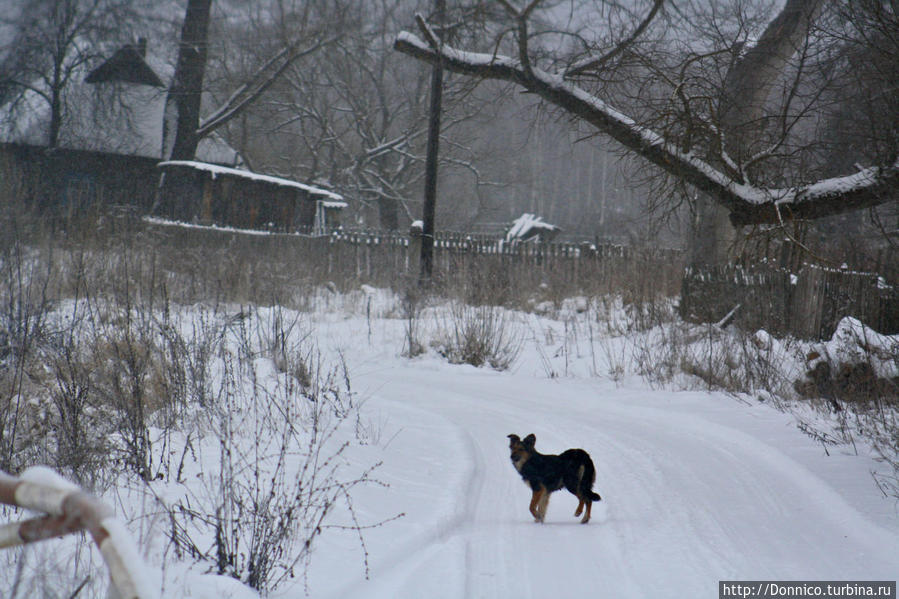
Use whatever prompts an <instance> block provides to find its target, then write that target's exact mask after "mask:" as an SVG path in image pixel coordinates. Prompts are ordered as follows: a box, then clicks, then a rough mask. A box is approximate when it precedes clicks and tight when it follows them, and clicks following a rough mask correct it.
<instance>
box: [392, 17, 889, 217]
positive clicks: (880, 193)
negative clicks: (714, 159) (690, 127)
mask: <svg viewBox="0 0 899 599" xmlns="http://www.w3.org/2000/svg"><path fill="white" fill-rule="evenodd" d="M394 47H395V49H396V50H398V51H400V52H403V53H405V54H408V55H409V56H412V57H414V58H416V59H418V60H423V61H426V62H435V61H437V60H441V61H442V62H443V65H444V67H445V68H447V69H448V70H450V71H452V72H456V73H461V74H466V75H471V76H474V77H480V78H484V79H496V80H503V81H510V82H513V83H516V84H518V85H520V86H522V87H523V88H525V89H526V90H527V91H529V92H531V93H534V94H537V95H538V96H540V97H541V98H543V99H544V100H546V101H548V102H550V103H552V104H555V105H556V106H559V107H561V108H562V109H564V110H565V111H566V112H568V113H570V114H572V115H574V116H577V117H579V118H581V119H583V120H585V121H586V122H588V123H590V124H591V125H593V126H594V127H596V128H597V129H599V130H600V131H602V132H603V133H605V134H607V135H609V136H610V137H612V138H613V139H615V140H617V141H618V142H620V143H621V144H622V145H623V146H625V147H626V148H628V149H629V150H631V151H633V152H635V153H637V154H639V155H640V156H642V157H643V158H645V159H647V160H649V161H650V162H652V163H653V164H655V165H656V166H658V167H660V168H661V169H662V170H663V171H665V172H667V173H669V174H671V175H673V176H675V177H677V178H679V179H681V180H684V181H686V182H688V183H690V184H691V185H693V186H695V187H696V188H697V189H699V190H701V191H703V192H705V193H708V194H709V195H711V196H712V197H713V198H715V200H716V201H717V202H718V203H720V204H721V205H723V206H724V207H726V208H727V209H728V210H729V211H730V213H731V221H732V222H733V223H734V224H735V225H748V224H761V223H777V222H779V221H780V220H781V217H782V215H783V213H784V212H786V213H787V214H788V215H790V216H792V217H793V218H817V217H821V216H825V215H829V214H837V213H841V212H846V211H848V210H854V209H858V208H864V207H869V206H873V205H877V204H879V203H882V202H884V201H886V199H888V198H890V197H894V195H895V186H896V185H897V184H899V164H896V163H894V164H891V165H886V166H882V167H871V168H869V169H866V170H864V171H862V172H859V173H856V174H854V175H849V176H847V177H839V178H834V179H828V180H825V181H820V182H818V183H816V184H813V185H804V186H799V187H795V188H788V189H767V188H758V187H753V186H751V185H746V184H742V183H739V182H737V181H735V180H734V179H733V178H732V177H731V176H729V175H727V174H726V173H723V172H721V171H719V170H718V169H716V168H714V167H713V166H711V165H710V164H708V163H707V162H705V161H703V160H701V159H699V158H698V157H697V156H695V155H693V154H692V153H689V152H683V151H681V150H680V149H679V148H678V147H677V145H676V144H675V143H673V142H671V141H669V140H667V139H666V138H665V137H664V136H662V135H659V134H658V133H656V132H654V131H652V130H650V129H647V128H646V127H643V126H641V125H639V124H637V123H636V122H635V121H634V120H633V119H631V118H629V117H627V116H625V115H624V114H623V113H621V112H620V111H618V110H616V109H615V108H613V107H611V106H609V105H608V104H606V103H605V102H604V101H602V100H601V99H599V98H597V97H596V96H593V95H591V94H589V93H588V92H586V91H585V90H583V89H581V88H579V87H577V86H576V85H574V84H573V83H571V82H569V81H565V80H564V79H563V77H562V76H560V75H557V74H550V73H546V72H543V71H541V70H539V69H536V68H531V69H524V68H522V66H521V65H520V64H518V62H517V61H515V60H513V59H511V58H509V57H506V56H501V55H497V54H478V53H472V52H460V51H458V50H456V49H454V48H451V47H448V46H444V47H443V48H442V49H441V50H440V52H439V54H438V52H437V51H435V50H434V49H433V48H431V47H430V46H429V45H428V44H427V43H425V42H423V41H422V40H420V39H418V38H417V37H415V36H414V35H412V34H409V33H405V32H404V33H401V34H400V35H399V36H398V37H397V39H396V42H395V44H394Z"/></svg>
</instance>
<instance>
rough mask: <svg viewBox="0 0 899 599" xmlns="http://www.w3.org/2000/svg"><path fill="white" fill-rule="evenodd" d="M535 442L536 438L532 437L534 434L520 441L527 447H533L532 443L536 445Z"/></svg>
mask: <svg viewBox="0 0 899 599" xmlns="http://www.w3.org/2000/svg"><path fill="white" fill-rule="evenodd" d="M536 442H537V437H535V436H534V433H531V434H530V435H528V436H527V437H525V438H524V441H522V443H524V444H525V445H527V446H528V447H533V446H534V443H536Z"/></svg>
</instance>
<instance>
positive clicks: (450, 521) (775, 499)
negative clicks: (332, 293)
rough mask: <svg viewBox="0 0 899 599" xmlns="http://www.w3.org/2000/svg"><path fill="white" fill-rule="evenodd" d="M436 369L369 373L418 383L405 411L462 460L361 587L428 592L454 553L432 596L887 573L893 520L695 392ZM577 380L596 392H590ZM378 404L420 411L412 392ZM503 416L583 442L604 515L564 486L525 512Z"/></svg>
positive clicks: (387, 385)
mask: <svg viewBox="0 0 899 599" xmlns="http://www.w3.org/2000/svg"><path fill="white" fill-rule="evenodd" d="M429 375H430V373H428V372H422V371H417V370H415V369H414V368H396V369H387V370H385V371H382V372H380V373H379V374H378V376H377V377H372V378H373V379H380V380H381V385H383V389H382V393H380V394H379V395H382V396H383V395H386V391H387V390H390V391H391V394H396V395H397V396H401V397H403V396H405V397H408V396H410V395H414V392H410V389H414V390H417V391H419V392H420V390H421V389H427V392H426V393H424V394H421V397H420V400H418V401H417V405H416V406H415V408H414V410H411V411H420V412H421V414H427V415H428V417H429V418H430V419H432V420H433V419H437V420H438V421H439V422H440V425H439V430H440V434H439V438H438V439H435V441H434V442H435V447H433V448H429V449H434V450H435V452H436V453H437V454H438V455H443V456H445V458H446V459H445V461H444V460H441V462H442V463H445V464H448V465H452V466H453V467H455V468H457V470H455V471H452V472H449V473H448V476H449V479H448V482H447V486H448V489H447V490H448V491H449V492H450V494H451V496H452V497H453V501H452V505H451V506H450V507H449V509H448V510H447V511H445V512H444V513H443V514H441V515H440V516H439V517H438V520H437V522H436V524H435V525H432V526H429V527H428V529H427V530H426V531H424V532H422V533H421V534H418V535H416V536H415V537H414V538H413V539H411V540H410V541H408V542H406V543H403V544H402V545H400V546H399V547H398V548H395V549H393V550H392V551H393V555H392V556H391V558H390V560H389V567H388V568H386V570H385V568H384V567H383V566H384V564H382V565H381V567H380V568H379V570H378V571H377V572H374V571H373V573H372V575H373V577H383V578H382V582H375V581H372V582H373V583H375V584H367V583H366V584H362V585H358V586H356V587H354V589H355V590H356V594H355V596H373V597H380V596H383V597H393V596H410V597H411V596H416V592H415V591H416V590H417V591H420V592H419V593H418V596H423V595H422V593H421V591H423V590H424V588H423V587H422V586H416V585H417V584H419V583H422V581H423V579H424V578H427V577H428V576H429V575H430V576H432V577H433V576H434V575H436V573H435V571H434V570H433V569H430V568H431V567H432V565H433V564H435V563H436V562H439V561H440V560H450V561H452V562H453V564H456V565H449V566H448V567H447V568H444V569H442V570H441V571H442V572H443V573H444V574H445V575H448V576H449V577H452V576H455V575H458V574H459V572H458V571H457V570H458V569H461V570H462V573H461V574H462V576H461V578H462V580H452V581H450V580H447V581H446V582H445V584H443V585H442V586H439V587H438V588H437V594H433V591H434V589H433V588H429V589H427V590H428V591H430V592H431V593H430V594H429V596H435V597H453V596H465V597H506V596H516V597H521V598H522V599H527V598H528V597H531V596H538V595H543V594H547V593H551V592H553V591H558V590H559V589H558V588H557V587H556V584H555V581H557V580H569V581H570V582H571V583H572V584H574V585H575V586H576V588H583V589H592V590H594V591H595V592H596V593H601V594H608V595H609V596H627V597H641V596H660V597H668V596H713V594H714V593H715V592H717V585H716V581H717V580H718V579H721V578H756V579H764V578H796V577H797V576H799V577H809V578H827V577H837V578H841V577H858V576H857V575H858V574H865V573H871V574H873V573H875V572H877V573H878V574H884V573H887V574H888V573H889V572H888V571H887V570H888V568H889V565H888V564H889V559H888V558H885V557H884V556H888V555H895V553H892V554H891V553H890V552H894V551H895V552H897V553H899V541H897V537H896V536H895V535H894V534H892V533H891V532H888V531H886V530H884V529H882V528H880V527H878V526H877V525H875V524H873V523H871V522H870V521H868V520H867V519H866V518H865V517H864V516H863V515H862V514H860V513H859V512H858V511H856V510H855V509H854V508H853V507H852V506H850V505H849V504H848V503H847V502H846V501H845V500H844V498H843V497H842V496H841V495H839V494H838V493H837V492H836V491H835V490H834V489H833V488H832V487H831V486H830V485H829V484H828V483H827V482H826V481H824V480H822V479H821V478H819V477H818V476H816V475H815V474H813V473H812V472H810V471H809V470H807V469H806V468H805V467H803V466H802V465H801V464H799V463H797V462H795V461H794V460H792V459H791V458H790V457H789V456H787V455H785V454H784V452H783V451H781V450H780V449H778V448H776V447H773V446H771V445H769V444H768V443H766V442H765V441H762V440H760V439H759V438H756V437H753V436H751V435H749V434H747V433H744V432H742V431H740V430H738V429H736V428H733V427H731V426H726V425H723V424H718V423H715V422H711V421H708V420H706V419H704V418H703V417H702V415H701V413H699V412H697V411H695V410H693V408H691V410H693V411H692V412H682V411H677V410H670V409H665V407H658V406H652V407H648V406H643V405H639V403H638V402H634V403H633V404H632V403H628V402H627V401H621V399H622V398H621V397H618V396H617V395H616V398H615V399H614V400H611V401H609V400H605V399H602V398H600V397H598V395H597V393H596V389H595V387H591V385H589V384H578V383H572V382H571V381H565V382H564V383H563V384H553V383H552V382H549V381H539V380H538V381H533V384H531V385H530V386H529V388H528V390H527V393H526V394H521V393H520V390H521V386H520V384H519V385H518V387H517V389H518V391H519V393H516V391H515V390H514V388H513V389H510V388H509V382H510V379H509V378H508V377H507V376H505V375H492V374H483V373H480V372H473V371H471V370H469V369H464V370H463V369H460V371H459V374H458V376H457V377H456V378H454V381H453V385H452V388H451V389H448V388H434V387H433V386H429V385H428V383H429ZM646 393H647V394H649V393H651V392H649V391H647V392H646ZM585 394H592V395H596V396H597V398H596V399H595V400H590V401H584V397H583V395H585ZM655 395H656V396H661V395H663V394H658V393H656V394H655ZM383 404H384V405H389V406H391V409H392V410H394V409H395V410H397V412H396V413H403V414H404V417H405V418H407V419H408V421H409V422H413V421H414V420H415V418H414V416H413V415H411V414H409V412H410V407H409V406H408V405H406V404H404V403H402V402H399V401H391V400H384V402H383ZM511 432H516V433H519V434H526V433H528V432H535V433H537V436H538V442H537V447H538V448H540V449H541V450H543V451H545V452H557V451H561V450H563V449H565V448H567V447H569V446H572V445H582V446H584V448H585V449H588V451H590V452H591V455H593V458H594V461H595V462H596V464H597V470H598V476H597V490H598V491H599V492H600V493H601V494H602V495H603V497H604V501H603V502H602V503H600V504H598V505H597V506H596V507H597V509H599V506H609V507H608V508H607V509H608V514H607V516H606V517H605V518H599V517H597V518H596V524H598V525H594V523H591V524H590V525H588V526H580V525H579V524H576V520H574V519H573V518H572V517H571V513H570V512H573V510H574V505H575V503H576V502H575V500H574V499H573V497H571V496H570V495H569V494H568V493H566V492H564V491H560V492H559V493H556V494H554V495H553V500H552V501H551V502H550V508H549V513H548V517H547V522H546V524H544V525H535V524H534V523H533V522H531V519H530V516H529V515H528V514H527V509H526V508H527V501H528V498H529V492H528V491H527V490H526V488H525V487H524V486H523V485H522V483H521V482H520V479H519V478H518V476H517V475H516V474H515V473H514V471H513V470H512V468H511V466H510V465H509V464H508V453H507V449H506V446H507V443H506V439H505V435H506V434H508V433H511ZM796 434H798V433H796ZM569 506H570V509H569ZM603 509H606V508H605V507H604V508H603ZM597 516H599V513H598V512H597ZM878 550H879V555H878V554H877V553H878ZM459 564H461V565H459ZM444 565H445V564H444ZM881 570H883V571H881ZM892 572H893V573H894V572H895V569H894V570H892ZM861 577H864V576H861ZM672 585H678V586H672ZM370 591H376V592H370ZM441 591H442V592H441ZM603 591H604V593H602V592H603ZM675 591H676V592H675ZM342 596H354V594H352V593H348V594H344V595H342Z"/></svg>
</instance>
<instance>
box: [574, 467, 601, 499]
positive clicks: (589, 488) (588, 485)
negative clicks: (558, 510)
mask: <svg viewBox="0 0 899 599" xmlns="http://www.w3.org/2000/svg"><path fill="white" fill-rule="evenodd" d="M577 474H578V490H579V491H580V492H581V495H582V496H583V497H589V498H590V501H602V497H600V496H599V493H596V492H594V491H593V483H594V482H596V469H595V468H594V467H593V462H592V461H591V460H590V458H589V457H588V458H587V459H586V460H585V461H584V462H583V463H582V464H581V465H580V467H579V468H578V473H577Z"/></svg>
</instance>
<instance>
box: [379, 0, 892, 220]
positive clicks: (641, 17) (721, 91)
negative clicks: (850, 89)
mask: <svg viewBox="0 0 899 599" xmlns="http://www.w3.org/2000/svg"><path fill="white" fill-rule="evenodd" d="M498 4H500V5H502V7H503V8H504V18H503V19H502V20H500V21H497V22H496V26H495V28H494V29H493V30H492V35H491V36H490V37H489V39H488V38H486V37H485V38H484V39H483V40H482V41H481V43H479V44H476V49H479V50H480V51H478V52H468V51H463V50H462V49H460V48H457V47H454V46H453V45H451V44H447V43H443V41H442V39H441V36H440V34H439V33H438V32H436V31H434V30H433V29H432V28H431V27H430V26H429V25H428V24H427V23H426V22H425V20H424V19H418V28H419V35H420V37H419V35H414V34H412V33H408V32H403V33H401V34H400V35H399V36H398V37H397V39H396V42H395V47H396V49H397V50H399V51H400V52H403V53H405V54H408V55H410V56H412V57H414V58H417V59H419V60H423V61H426V62H430V63H434V62H436V61H437V60H438V59H439V60H441V61H442V63H443V65H444V68H445V69H447V70H448V71H451V72H456V73H462V74H465V75H469V76H471V77H475V78H479V79H497V80H504V81H510V82H513V83H515V84H517V85H519V86H521V87H522V88H524V89H525V90H526V91H528V92H530V93H533V94H536V95H538V96H539V97H541V98H542V99H543V100H545V101H547V102H549V103H551V104H553V105H555V106H558V107H560V108H561V109H562V110H563V111H565V112H566V113H569V114H570V115H572V116H574V117H576V118H578V119H581V120H583V121H586V122H588V123H590V124H591V125H592V126H593V127H595V128H596V129H597V130H599V131H600V132H602V133H604V134H606V135H608V136H610V137H612V138H613V139H615V140H617V141H618V142H619V143H620V144H622V145H623V146H624V147H626V148H627V149H629V150H630V151H632V152H635V153H636V154H638V155H639V156H642V157H643V158H645V159H647V160H648V161H650V162H651V163H652V164H654V165H655V166H657V167H658V168H659V169H660V170H661V171H662V172H664V173H667V174H668V175H670V176H671V177H672V178H673V180H675V181H677V182H681V183H687V184H689V185H690V186H692V188H694V189H696V190H699V191H700V192H702V193H704V194H708V196H710V197H711V198H713V199H714V201H715V202H716V203H718V204H719V205H721V206H723V207H724V208H725V209H726V210H727V211H728V213H729V216H730V221H731V222H732V223H733V224H734V225H737V226H742V225H753V224H778V223H782V222H784V221H786V220H790V219H814V218H819V217H823V216H827V215H831V214H838V213H842V212H846V211H849V210H855V209H859V208H865V207H870V206H876V205H879V204H882V203H884V202H889V201H893V200H895V198H896V195H895V190H896V189H897V185H899V164H897V162H896V156H895V153H894V154H893V155H891V156H886V158H885V159H882V160H881V161H879V162H876V163H868V164H859V165H858V167H857V170H856V172H854V173H850V174H843V175H842V176H837V177H832V176H827V175H826V174H825V169H824V168H823V165H822V160H821V151H820V150H821V142H822V139H821V132H820V130H818V129H817V128H816V125H817V124H818V122H819V121H820V119H821V118H822V115H823V114H824V108H825V104H824V101H823V96H824V91H826V89H828V86H830V85H831V83H832V81H833V77H832V73H831V74H830V76H828V73H827V67H826V65H827V60H825V59H827V58H828V52H829V51H830V50H831V49H832V48H833V46H834V41H833V40H832V39H830V38H828V37H827V36H826V35H825V34H823V33H822V32H821V31H820V30H819V29H818V28H817V24H818V21H819V19H820V18H821V14H822V11H823V10H824V5H825V3H824V2H823V0H787V2H786V3H785V4H784V5H783V7H782V9H781V10H780V11H779V12H778V13H777V14H776V15H768V16H766V14H765V12H764V10H762V9H763V8H764V7H756V6H753V5H752V4H751V3H746V2H733V3H728V2H723V1H722V2H712V3H693V2H688V1H683V2H680V1H677V0H670V1H668V2H665V1H664V0H652V1H650V0H645V1H643V2H635V3H633V6H634V7H636V8H629V7H625V6H624V5H622V4H620V3H616V2H596V3H589V2H580V1H578V0H565V1H561V0H530V1H528V2H523V1H517V2H516V1H515V0H500V2H499V3H498ZM879 4H880V5H881V6H883V10H884V11H885V13H887V14H889V15H890V17H891V18H894V17H895V12H893V10H892V8H891V7H889V6H887V5H886V4H885V3H879ZM860 26H861V27H865V25H863V24H860Z"/></svg>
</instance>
